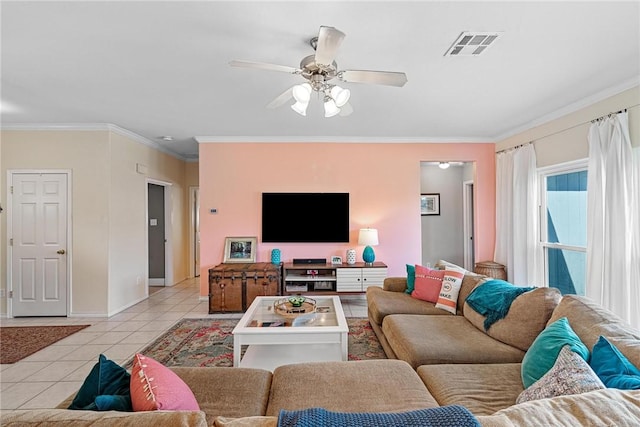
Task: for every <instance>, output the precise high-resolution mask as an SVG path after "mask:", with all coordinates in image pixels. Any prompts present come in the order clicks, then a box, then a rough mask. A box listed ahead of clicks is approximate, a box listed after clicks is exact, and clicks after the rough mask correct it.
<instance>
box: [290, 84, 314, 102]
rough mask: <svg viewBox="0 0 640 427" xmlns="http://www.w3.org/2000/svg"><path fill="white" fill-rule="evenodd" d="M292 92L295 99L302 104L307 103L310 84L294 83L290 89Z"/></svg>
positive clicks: (309, 97) (309, 95)
mask: <svg viewBox="0 0 640 427" xmlns="http://www.w3.org/2000/svg"><path fill="white" fill-rule="evenodd" d="M292 93H293V97H294V98H295V100H296V101H298V102H301V103H303V104H306V103H309V100H310V99H311V85H310V84H309V83H303V84H301V85H295V86H294V87H293V89H292Z"/></svg>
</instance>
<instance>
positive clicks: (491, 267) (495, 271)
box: [474, 261, 507, 280]
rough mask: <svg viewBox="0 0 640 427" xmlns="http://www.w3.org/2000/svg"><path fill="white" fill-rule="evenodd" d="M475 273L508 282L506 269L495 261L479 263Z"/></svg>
mask: <svg viewBox="0 0 640 427" xmlns="http://www.w3.org/2000/svg"><path fill="white" fill-rule="evenodd" d="M474 272H476V273H478V274H483V275H485V276H489V277H493V278H494V279H501V280H507V269H506V267H505V266H504V265H502V264H498V263H497V262H493V261H482V262H477V263H476V268H475V270H474Z"/></svg>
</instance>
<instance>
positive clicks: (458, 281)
mask: <svg viewBox="0 0 640 427" xmlns="http://www.w3.org/2000/svg"><path fill="white" fill-rule="evenodd" d="M463 278H464V273H460V272H459V271H454V270H445V272H444V277H443V278H442V286H441V287H440V294H439V295H438V300H437V301H436V307H437V308H441V309H443V310H446V311H448V312H449V313H452V314H456V310H457V309H458V294H459V293H460V287H461V286H462V279H463Z"/></svg>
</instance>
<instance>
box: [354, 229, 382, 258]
mask: <svg viewBox="0 0 640 427" xmlns="http://www.w3.org/2000/svg"><path fill="white" fill-rule="evenodd" d="M358 244H359V245H366V247H365V248H364V251H363V252H362V260H363V261H364V262H365V264H368V265H371V264H373V261H375V259H376V254H375V253H374V252H373V248H372V247H371V246H376V245H377V244H378V230H376V229H375V228H361V229H360V234H359V236H358Z"/></svg>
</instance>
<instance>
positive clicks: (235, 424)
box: [213, 416, 278, 427]
mask: <svg viewBox="0 0 640 427" xmlns="http://www.w3.org/2000/svg"><path fill="white" fill-rule="evenodd" d="M213 427H278V417H267V416H255V417H242V418H229V417H216V419H215V421H214V423H213Z"/></svg>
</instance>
